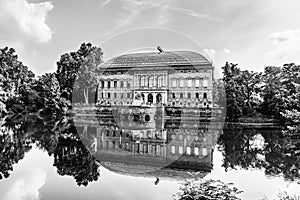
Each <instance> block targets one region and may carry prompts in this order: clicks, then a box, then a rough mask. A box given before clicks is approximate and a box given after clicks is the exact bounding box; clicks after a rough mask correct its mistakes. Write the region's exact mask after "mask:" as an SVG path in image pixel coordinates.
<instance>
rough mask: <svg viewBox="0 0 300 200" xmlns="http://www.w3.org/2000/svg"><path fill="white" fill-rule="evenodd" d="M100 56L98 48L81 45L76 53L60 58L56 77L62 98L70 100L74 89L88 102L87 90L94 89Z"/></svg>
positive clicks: (100, 52) (89, 44)
mask: <svg viewBox="0 0 300 200" xmlns="http://www.w3.org/2000/svg"><path fill="white" fill-rule="evenodd" d="M102 54H103V53H102V50H101V49H100V48H97V47H94V46H92V44H91V43H87V44H86V43H83V44H81V46H80V48H79V49H78V50H77V51H76V52H70V53H65V54H63V55H62V56H61V57H60V60H59V61H58V62H57V70H56V77H57V80H58V82H59V85H60V92H61V93H62V96H63V97H65V98H66V99H68V100H71V97H72V93H73V89H75V92H81V91H82V92H83V94H84V98H85V101H87V100H88V97H87V96H88V94H87V93H88V89H89V88H96V71H97V68H96V67H97V66H98V64H99V63H101V62H102ZM75 83H77V84H76V85H75ZM74 87H75V88H74Z"/></svg>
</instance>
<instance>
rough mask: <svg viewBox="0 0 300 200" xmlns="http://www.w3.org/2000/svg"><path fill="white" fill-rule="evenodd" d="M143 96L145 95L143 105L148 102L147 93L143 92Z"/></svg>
mask: <svg viewBox="0 0 300 200" xmlns="http://www.w3.org/2000/svg"><path fill="white" fill-rule="evenodd" d="M144 95H145V102H144V103H147V102H148V93H147V92H145V93H144Z"/></svg>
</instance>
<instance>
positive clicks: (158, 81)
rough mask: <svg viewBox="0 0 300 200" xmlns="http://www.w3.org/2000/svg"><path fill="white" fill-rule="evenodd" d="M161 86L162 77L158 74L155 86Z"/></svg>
mask: <svg viewBox="0 0 300 200" xmlns="http://www.w3.org/2000/svg"><path fill="white" fill-rule="evenodd" d="M162 86H163V77H162V76H159V77H157V87H162Z"/></svg>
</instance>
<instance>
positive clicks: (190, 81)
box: [187, 79, 192, 87]
mask: <svg viewBox="0 0 300 200" xmlns="http://www.w3.org/2000/svg"><path fill="white" fill-rule="evenodd" d="M187 86H188V87H192V79H188V80H187Z"/></svg>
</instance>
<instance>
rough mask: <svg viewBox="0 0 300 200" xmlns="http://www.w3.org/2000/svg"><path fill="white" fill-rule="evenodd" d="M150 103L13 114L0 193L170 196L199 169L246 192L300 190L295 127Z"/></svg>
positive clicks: (2, 155)
mask: <svg viewBox="0 0 300 200" xmlns="http://www.w3.org/2000/svg"><path fill="white" fill-rule="evenodd" d="M151 112H152V111H151V110H147V109H138V110H134V111H132V110H131V111H130V112H128V110H126V109H125V110H124V111H123V112H122V111H120V112H119V113H114V112H111V111H109V110H102V111H101V112H100V113H99V112H98V113H97V114H96V115H75V116H69V117H55V116H51V115H50V116H47V115H45V116H38V115H36V114H28V115H26V116H22V115H19V116H10V117H6V118H5V119H3V122H2V127H1V134H0V178H1V180H0V199H1V200H14V199H43V200H48V199H49V200H50V199H51V200H52V199H72V200H73V199H108V200H113V199H122V200H123V199H128V200H129V199H149V200H150V199H151V200H153V199H158V200H160V199H173V198H172V195H173V194H175V193H176V192H177V191H178V190H179V187H180V184H181V183H182V182H183V181H184V180H185V179H196V178H198V179H213V180H221V181H223V182H225V183H234V185H235V186H236V187H237V188H238V189H239V190H242V191H243V193H241V195H240V196H239V197H240V198H242V199H262V198H264V197H265V198H268V199H276V198H277V195H278V194H279V192H284V191H287V192H288V193H289V194H298V195H300V192H299V191H300V184H299V176H300V170H299V169H300V166H299V165H300V162H299V158H300V156H299V155H300V154H299V152H300V151H299V150H298V149H300V148H299V144H300V140H299V139H298V136H297V135H289V136H287V135H284V134H282V131H281V130H280V129H274V128H268V127H264V128H259V129H258V128H249V127H247V128H246V127H243V126H241V125H231V126H223V125H224V124H223V123H220V122H218V121H213V120H204V118H201V117H199V115H198V114H199V113H198V114H196V115H195V113H194V114H191V113H188V112H184V113H177V114H176V111H173V114H171V115H170V114H168V113H167V114H164V115H158V114H157V112H159V111H157V110H156V111H155V112H156V113H155V112H154V113H151ZM159 116H166V117H159Z"/></svg>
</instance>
